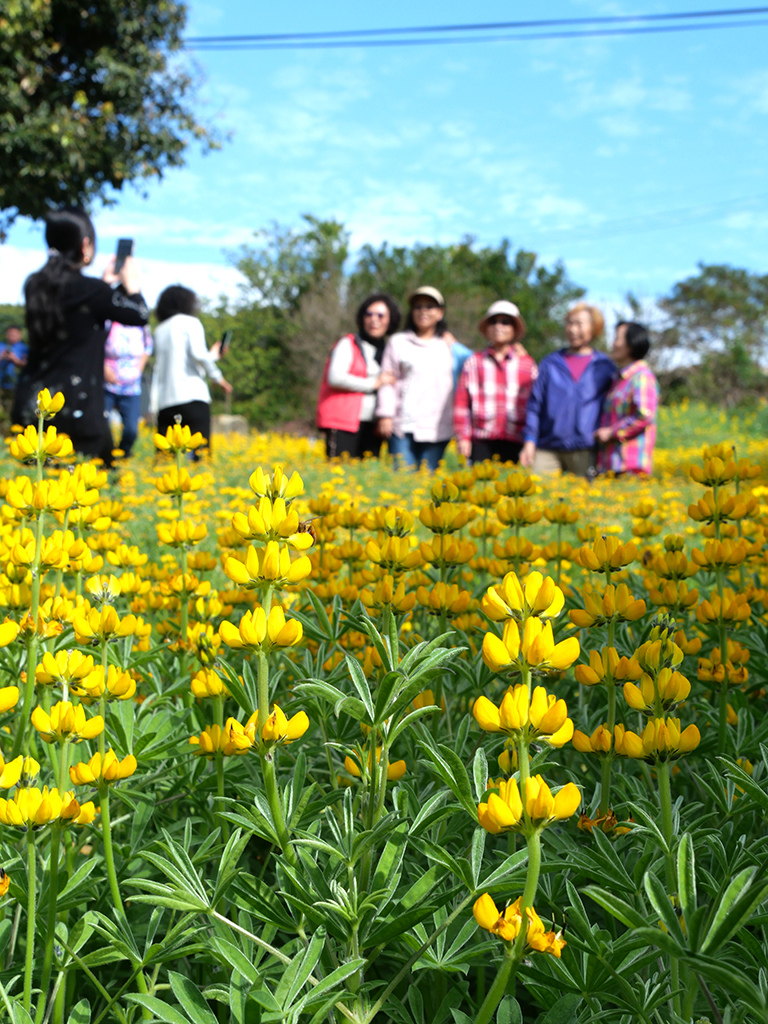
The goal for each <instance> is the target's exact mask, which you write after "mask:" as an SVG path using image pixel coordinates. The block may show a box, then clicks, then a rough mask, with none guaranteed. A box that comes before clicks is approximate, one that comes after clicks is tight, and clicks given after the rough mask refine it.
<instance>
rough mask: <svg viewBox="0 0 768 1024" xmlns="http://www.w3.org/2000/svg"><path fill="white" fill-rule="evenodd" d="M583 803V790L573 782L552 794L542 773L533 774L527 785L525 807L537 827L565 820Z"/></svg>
mask: <svg viewBox="0 0 768 1024" xmlns="http://www.w3.org/2000/svg"><path fill="white" fill-rule="evenodd" d="M580 803H581V791H580V790H579V787H578V786H576V785H575V784H574V783H573V782H568V783H567V784H566V785H565V786H563V787H562V788H561V789H559V790H558V791H557V793H555V794H554V795H553V794H552V792H551V790H550V788H549V786H548V785H547V784H546V782H545V781H544V779H543V778H542V777H541V775H532V776H531V778H530V779H528V782H527V783H526V786H525V809H526V811H527V813H528V817H529V818H530V819H531V823H532V824H533V825H534V826H535V827H542V826H544V825H548V824H549V823H550V822H552V821H563V820H565V819H566V818H570V817H571V815H572V814H575V813H576V811H577V810H578V807H579V804H580Z"/></svg>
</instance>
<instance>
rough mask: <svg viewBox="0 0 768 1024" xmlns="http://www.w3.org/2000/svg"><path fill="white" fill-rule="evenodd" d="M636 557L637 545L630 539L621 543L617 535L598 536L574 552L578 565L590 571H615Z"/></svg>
mask: <svg viewBox="0 0 768 1024" xmlns="http://www.w3.org/2000/svg"><path fill="white" fill-rule="evenodd" d="M636 558H637V547H636V546H635V544H633V543H632V542H631V541H630V543H629V544H622V542H621V541H620V540H619V538H618V537H611V536H608V537H598V539H597V540H596V541H595V542H594V543H593V544H585V545H584V546H583V547H582V548H580V549H579V551H578V552H577V553H576V560H577V561H578V563H579V565H581V566H583V567H584V568H585V569H589V570H590V571H591V572H615V571H616V570H617V569H621V568H623V567H624V566H625V565H629V564H630V563H631V562H634V560H635V559H636Z"/></svg>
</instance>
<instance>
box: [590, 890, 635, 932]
mask: <svg viewBox="0 0 768 1024" xmlns="http://www.w3.org/2000/svg"><path fill="white" fill-rule="evenodd" d="M584 895H585V896H589V898H590V899H592V900H594V901H595V903H597V904H599V905H600V906H601V907H602V908H603V910H607V911H608V913H609V914H611V916H612V917H615V918H617V919H618V920H619V921H621V923H622V924H624V925H626V926H627V928H645V927H646V925H647V921H646V920H645V918H644V917H643V915H642V914H639V913H638V912H637V911H636V910H635V908H634V907H632V906H630V904H629V903H627V902H626V901H625V900H622V899H619V897H618V896H614V894H613V893H612V892H609V891H608V890H607V889H601V888H600V886H598V885H588V886H587V887H586V888H585V889H584Z"/></svg>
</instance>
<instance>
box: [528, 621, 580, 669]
mask: <svg viewBox="0 0 768 1024" xmlns="http://www.w3.org/2000/svg"><path fill="white" fill-rule="evenodd" d="M580 651H581V648H580V646H579V641H578V640H577V639H576V637H573V636H572V637H569V638H568V639H567V640H561V641H560V643H559V644H555V641H554V638H553V636H552V623H551V622H549V621H547V622H542V621H541V619H536V618H529V619H526V623H525V628H524V629H523V637H522V641H521V645H520V657H521V659H522V660H524V661H525V662H526V664H528V665H529V666H530V667H531V668H535V669H539V670H541V671H543V672H562V671H563V670H564V669H566V668H570V666H571V665H572V664H573V663H574V661H576V659H577V658H578V656H579V653H580Z"/></svg>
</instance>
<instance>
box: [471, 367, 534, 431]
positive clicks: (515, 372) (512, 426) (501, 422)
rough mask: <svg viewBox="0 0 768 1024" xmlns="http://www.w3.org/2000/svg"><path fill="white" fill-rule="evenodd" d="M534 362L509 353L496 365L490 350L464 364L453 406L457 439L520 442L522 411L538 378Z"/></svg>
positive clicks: (523, 426) (523, 416) (522, 422)
mask: <svg viewBox="0 0 768 1024" xmlns="http://www.w3.org/2000/svg"><path fill="white" fill-rule="evenodd" d="M538 373H539V371H538V369H537V367H536V363H535V362H534V360H533V359H532V358H531V357H530V356H529V355H528V354H527V353H524V354H523V355H517V354H516V353H515V351H514V349H511V350H510V351H509V352H508V353H507V354H506V355H505V356H504V357H503V359H502V360H501V362H499V361H498V360H497V359H496V357H495V356H494V355H493V350H492V349H491V348H487V349H485V351H483V352H475V353H474V355H471V356H470V357H469V359H468V360H467V361H466V363H465V364H464V368H463V370H462V371H461V377H460V378H459V384H458V387H457V388H456V395H455V398H454V403H453V429H454V433H455V434H456V437H458V438H464V439H468V438H477V439H478V440H494V441H522V440H523V431H524V429H525V408H526V406H527V404H528V398H529V396H530V394H531V390H532V388H533V382H534V381H535V380H536V378H537V376H538Z"/></svg>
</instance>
